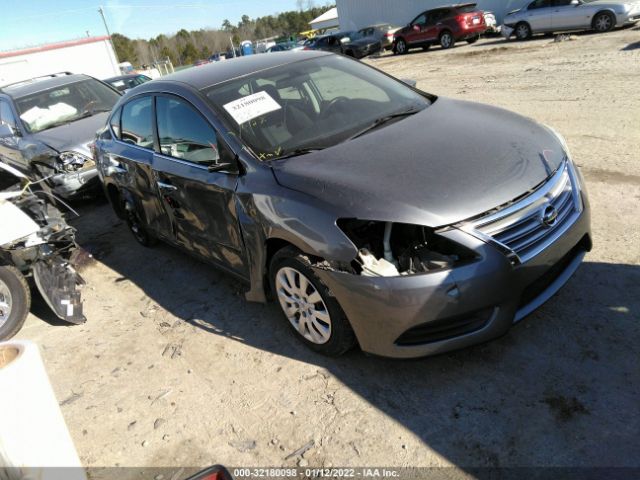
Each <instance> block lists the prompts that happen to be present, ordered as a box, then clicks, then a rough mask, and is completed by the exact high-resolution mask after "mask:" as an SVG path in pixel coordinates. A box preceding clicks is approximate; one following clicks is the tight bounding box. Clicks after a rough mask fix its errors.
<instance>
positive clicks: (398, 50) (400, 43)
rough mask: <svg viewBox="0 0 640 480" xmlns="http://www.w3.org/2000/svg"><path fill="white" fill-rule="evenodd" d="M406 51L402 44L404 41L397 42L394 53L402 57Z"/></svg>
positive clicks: (404, 45)
mask: <svg viewBox="0 0 640 480" xmlns="http://www.w3.org/2000/svg"><path fill="white" fill-rule="evenodd" d="M406 50H407V46H406V44H405V43H404V40H398V43H396V52H398V53H399V54H401V55H402V54H403V53H404V52H405V51H406Z"/></svg>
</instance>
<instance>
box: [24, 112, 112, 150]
mask: <svg viewBox="0 0 640 480" xmlns="http://www.w3.org/2000/svg"><path fill="white" fill-rule="evenodd" d="M108 116H109V112H100V113H96V114H95V115H92V116H91V117H87V118H81V119H80V120H76V121H75V122H71V123H68V124H66V125H61V126H59V127H54V128H50V129H48V130H43V131H42V132H38V133H35V134H34V135H33V136H34V137H35V138H37V139H38V140H40V141H41V142H43V143H45V144H47V145H48V146H49V147H51V148H53V149H54V150H56V151H58V152H65V151H75V152H78V153H81V154H83V155H85V156H87V157H91V151H90V150H89V144H90V143H91V142H92V141H93V140H94V138H95V136H96V131H97V130H99V129H100V128H102V127H104V124H105V122H106V121H107V117H108Z"/></svg>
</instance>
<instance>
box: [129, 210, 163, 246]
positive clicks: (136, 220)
mask: <svg viewBox="0 0 640 480" xmlns="http://www.w3.org/2000/svg"><path fill="white" fill-rule="evenodd" d="M124 213H125V218H126V221H127V226H128V227H129V230H131V233H133V237H134V238H135V239H136V240H137V242H138V243H139V244H140V245H142V246H144V247H153V246H154V245H155V244H156V243H157V240H156V238H155V237H154V236H153V235H152V234H151V233H149V231H148V230H147V228H146V227H145V225H144V222H143V221H142V220H141V218H140V215H138V212H137V211H136V208H135V206H134V205H133V203H132V202H131V201H129V200H125V201H124Z"/></svg>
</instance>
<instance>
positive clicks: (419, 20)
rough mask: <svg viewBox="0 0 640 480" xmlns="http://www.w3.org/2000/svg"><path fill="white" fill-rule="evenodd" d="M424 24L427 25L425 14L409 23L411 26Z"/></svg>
mask: <svg viewBox="0 0 640 480" xmlns="http://www.w3.org/2000/svg"><path fill="white" fill-rule="evenodd" d="M425 23H427V14H426V13H423V14H422V15H419V16H418V17H416V19H415V20H414V21H413V22H411V25H424V24H425Z"/></svg>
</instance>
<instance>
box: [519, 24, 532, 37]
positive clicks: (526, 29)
mask: <svg viewBox="0 0 640 480" xmlns="http://www.w3.org/2000/svg"><path fill="white" fill-rule="evenodd" d="M516 38H517V39H518V40H520V41H522V40H528V39H529V38H531V27H530V26H529V24H528V23H524V22H522V23H519V24H518V25H516Z"/></svg>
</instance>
